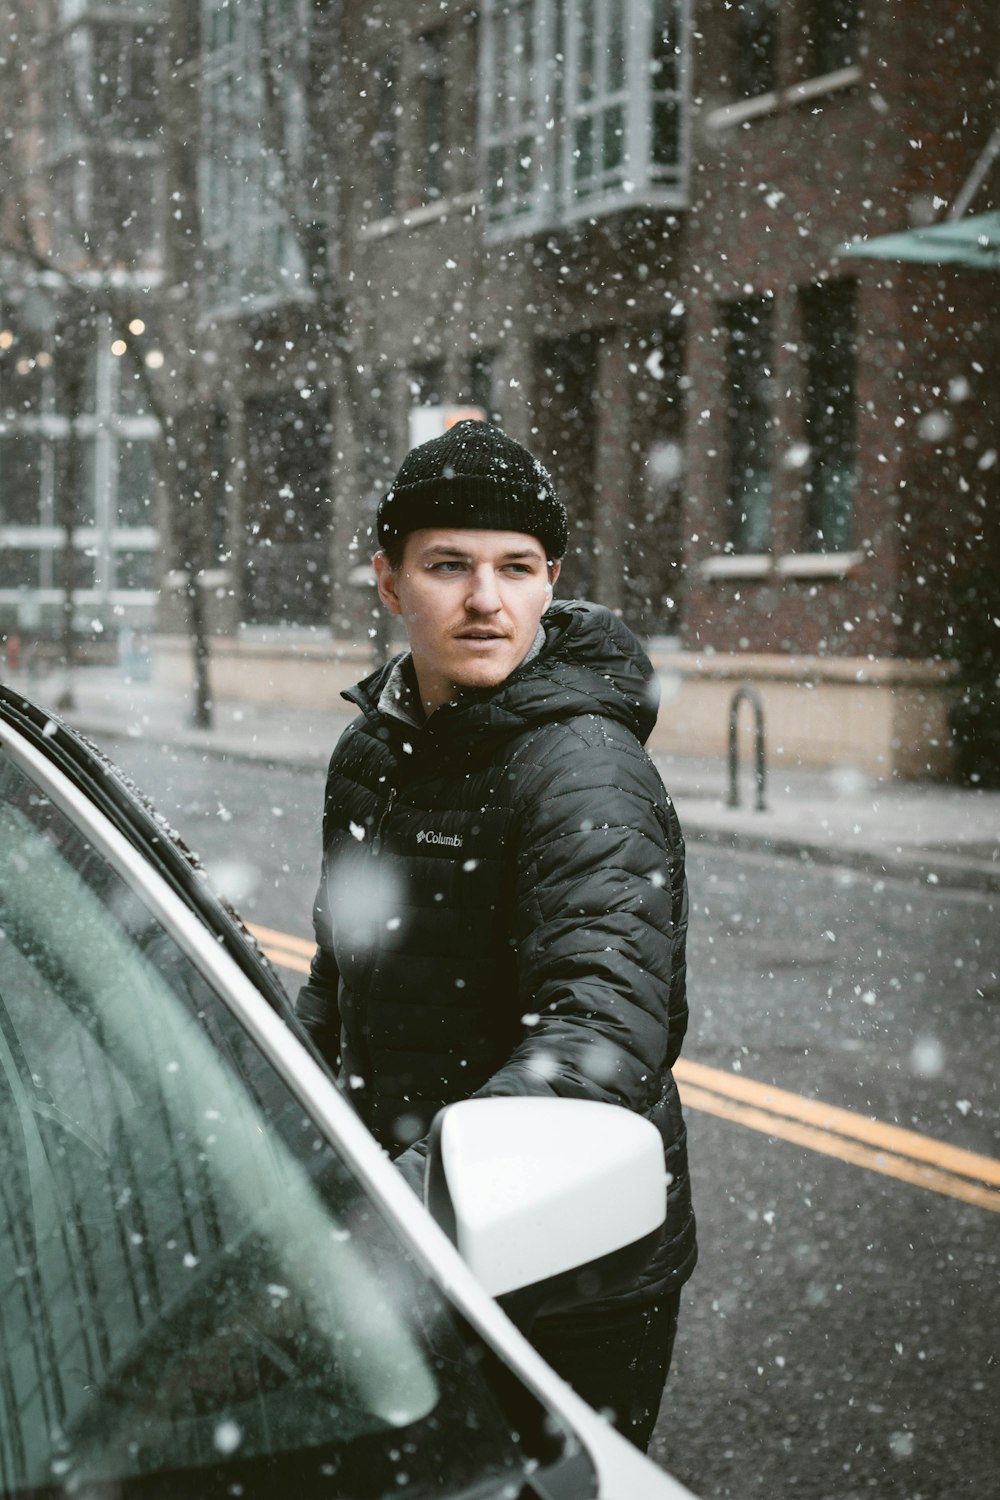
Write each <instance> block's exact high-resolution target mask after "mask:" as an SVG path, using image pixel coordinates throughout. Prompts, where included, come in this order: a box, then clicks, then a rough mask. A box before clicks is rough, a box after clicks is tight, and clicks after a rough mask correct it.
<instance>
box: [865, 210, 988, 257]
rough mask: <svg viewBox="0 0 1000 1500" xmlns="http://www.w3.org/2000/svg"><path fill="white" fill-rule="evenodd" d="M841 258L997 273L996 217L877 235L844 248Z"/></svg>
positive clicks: (972, 216) (950, 221) (975, 217)
mask: <svg viewBox="0 0 1000 1500" xmlns="http://www.w3.org/2000/svg"><path fill="white" fill-rule="evenodd" d="M840 253H841V255H855V256H870V257H871V258H872V259H874V260H912V261H921V262H923V263H925V264H927V265H938V266H976V267H978V268H979V269H980V270H983V271H1000V213H988V214H970V215H969V217H968V218H965V219H948V220H946V221H945V223H943V224H932V225H931V226H930V227H929V228H928V229H907V230H903V231H902V232H901V233H899V234H880V235H878V236H877V238H875V239H873V240H858V241H856V242H855V243H854V244H851V245H845V246H844V247H843V248H842V250H841V252H840Z"/></svg>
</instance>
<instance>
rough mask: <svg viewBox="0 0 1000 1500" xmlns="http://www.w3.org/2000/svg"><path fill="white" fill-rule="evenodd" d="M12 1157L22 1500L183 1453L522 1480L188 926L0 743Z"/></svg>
mask: <svg viewBox="0 0 1000 1500" xmlns="http://www.w3.org/2000/svg"><path fill="white" fill-rule="evenodd" d="M0 1159H2V1160H3V1162H4V1171H3V1174H2V1181H0V1417H2V1423H0V1492H2V1493H3V1494H5V1495H6V1494H11V1495H14V1494H17V1493H18V1491H19V1490H28V1489H31V1488H33V1487H37V1486H41V1485H46V1484H52V1483H53V1482H54V1481H55V1482H59V1481H62V1482H63V1483H64V1484H65V1485H66V1487H67V1489H76V1490H80V1488H81V1486H84V1487H86V1486H87V1485H94V1484H108V1485H112V1486H113V1487H114V1492H115V1493H116V1494H121V1493H126V1492H127V1487H126V1489H125V1490H123V1489H122V1484H123V1482H124V1481H127V1480H128V1479H130V1478H132V1479H136V1480H138V1479H140V1478H143V1479H146V1478H148V1477H149V1476H155V1475H157V1474H162V1475H163V1476H165V1477H166V1476H169V1475H171V1474H173V1475H175V1476H176V1475H178V1474H181V1475H183V1473H184V1472H185V1471H190V1470H192V1469H198V1470H200V1471H201V1472H200V1474H199V1485H200V1487H199V1488H198V1490H197V1492H198V1493H199V1494H203V1493H205V1494H207V1493H214V1492H215V1491H214V1490H213V1489H212V1487H211V1484H212V1483H213V1482H215V1480H218V1483H219V1485H220V1488H219V1490H218V1492H219V1493H220V1494H222V1493H245V1494H248V1493H251V1491H252V1490H253V1488H254V1484H259V1483H264V1489H263V1490H262V1491H261V1492H262V1493H269V1492H272V1491H269V1489H268V1485H273V1483H274V1481H275V1477H276V1474H277V1472H278V1471H276V1470H275V1469H274V1467H273V1466H274V1463H275V1461H276V1460H277V1459H278V1458H287V1456H288V1455H296V1463H297V1465H298V1467H297V1468H296V1471H295V1477H296V1484H297V1487H298V1489H297V1493H302V1494H305V1493H309V1492H311V1490H312V1488H313V1487H314V1486H315V1487H316V1490H317V1493H320V1492H322V1493H325V1494H329V1495H339V1494H344V1495H347V1494H351V1495H358V1496H364V1495H381V1494H404V1495H411V1494H412V1495H417V1494H424V1493H427V1494H436V1493H439V1486H440V1484H441V1482H442V1479H443V1477H444V1476H445V1475H447V1476H448V1481H449V1484H448V1488H449V1489H451V1488H452V1487H456V1488H457V1487H459V1486H460V1484H461V1483H464V1482H466V1481H467V1480H469V1479H470V1478H471V1476H473V1475H475V1476H478V1477H479V1478H480V1479H481V1478H482V1477H483V1475H484V1474H490V1473H493V1474H495V1475H497V1476H502V1475H503V1474H504V1473H508V1474H509V1470H510V1466H511V1465H512V1464H513V1463H514V1462H515V1461H516V1454H515V1450H514V1447H513V1444H512V1442H511V1441H510V1438H509V1435H508V1433H507V1431H506V1427H505V1425H504V1424H503V1422H502V1420H501V1418H500V1416H499V1411H498V1409H497V1408H496V1407H495V1405H494V1403H493V1399H492V1397H491V1395H490V1392H489V1389H488V1387H487V1385H486V1384H485V1382H483V1381H481V1380H478V1379H477V1378H476V1377H475V1371H474V1370H473V1369H472V1367H471V1364H470V1360H469V1349H468V1347H467V1345H466V1343H465V1342H463V1338H462V1337H461V1336H460V1334H459V1332H458V1330H457V1328H456V1326H455V1324H454V1322H453V1321H452V1319H451V1318H450V1315H449V1314H448V1312H447V1310H446V1308H445V1306H444V1304H443V1302H442V1300H441V1299H440V1297H439V1296H438V1294H437V1293H436V1292H435V1291H434V1289H433V1287H432V1286H431V1284H430V1283H429V1282H428V1281H427V1279H426V1277H424V1276H422V1275H421V1274H419V1272H418V1270H417V1268H416V1267H415V1266H414V1265H413V1263H412V1262H411V1260H410V1258H409V1257H408V1256H407V1254H406V1253H405V1252H404V1250H403V1248H402V1247H401V1245H400V1244H399V1242H398V1241H397V1240H396V1239H395V1237H394V1235H393V1233H392V1232H391V1231H390V1229H389V1228H388V1226H387V1225H386V1223H385V1222H384V1221H383V1220H382V1218H381V1216H380V1215H379V1213H378V1212H377V1210H376V1209H375V1207H374V1205H373V1204H372V1203H371V1202H370V1200H369V1199H368V1198H367V1197H366V1195H365V1193H364V1191H363V1189H362V1187H361V1186H360V1185H359V1184H358V1183H357V1182H356V1181H355V1180H354V1179H353V1178H352V1176H351V1175H350V1174H349V1173H348V1171H347V1170H346V1169H345V1167H344V1166H343V1164H342V1163H341V1162H340V1161H339V1159H338V1158H337V1156H336V1154H335V1153H334V1152H333V1151H332V1149H331V1147H330V1146H329V1144H328V1143H327V1142H326V1141H325V1140H324V1139H323V1138H321V1136H320V1134H319V1132H318V1131H317V1128H316V1126H315V1125H314V1124H313V1123H312V1121H311V1120H310V1119H309V1118H308V1116H306V1115H305V1114H304V1112H303V1110H302V1107H301V1105H299V1104H298V1103H297V1101H296V1100H295V1098H294V1096H293V1095H292V1094H291V1093H290V1091H289V1090H288V1089H287V1088H286V1087H285V1086H284V1084H283V1083H282V1081H281V1079H280V1078H279V1076H278V1075H277V1073H276V1072H275V1071H274V1070H273V1068H271V1067H270V1066H269V1065H268V1064H266V1062H265V1061H264V1060H263V1058H262V1057H261V1056H260V1054H259V1053H258V1051H257V1049H256V1047H255V1045H254V1044H253V1042H252V1041H251V1039H250V1038H249V1037H248V1036H247V1034H246V1033H245V1032H244V1031H243V1030H242V1028H241V1027H240V1026H239V1025H238V1024H237V1023H236V1021H235V1020H234V1018H233V1017H232V1016H231V1015H230V1013H229V1012H228V1010H226V1008H225V1007H224V1006H223V1005H222V1004H221V1002H220V1001H219V999H218V997H217V996H216V995H214V994H213V993H212V991H211V989H210V987H209V985H208V984H207V982H206V980H205V979H204V977H203V976H202V974H201V973H200V971H199V970H198V969H197V968H196V967H195V966H194V964H193V963H192V962H191V961H190V960H189V959H188V958H187V957H186V956H185V954H184V953H183V952H182V950H181V949H180V947H179V946H178V945H177V943H176V942H175V941H174V939H173V937H172V936H171V934H170V933H169V932H167V931H165V930H164V928H163V926H162V925H161V923H160V922H159V921H158V920H157V919H156V918H155V917H154V916H152V915H151V913H150V912H149V910H147V908H146V907H145V906H144V905H143V903H142V902H141V900H140V899H139V897H138V896H137V895H136V893H135V892H133V891H132V890H130V889H129V887H128V886H127V885H126V884H125V883H124V881H123V880H122V879H121V878H120V877H119V875H118V874H117V873H116V872H115V870H114V869H112V867H111V866H110V865H109V863H108V862H107V861H106V860H105V859H104V857H103V856H102V855H100V854H99V853H98V852H97V851H96V850H95V849H94V848H93V847H91V846H89V845H88V843H87V841H86V839H85V838H84V837H83V836H82V834H81V833H80V832H79V831H78V830H77V829H76V828H75V827H74V826H73V825H71V823H70V822H69V821H68V819H67V818H66V817H65V816H64V815H63V814H62V813H61V812H60V811H59V810H58V809H57V808H55V807H54V806H53V805H52V803H51V802H49V801H48V799H47V798H46V797H45V795H44V793H43V791H42V790H41V789H39V788H38V787H36V786H35V785H33V783H31V782H29V781H28V780H27V778H26V777H25V776H24V775H23V774H22V773H21V772H20V771H19V770H17V769H16V768H15V767H14V766H13V765H12V764H11V763H10V762H9V761H8V760H6V759H5V758H4V757H2V756H0ZM234 1474H235V1475H237V1477H238V1484H237V1488H236V1489H235V1490H234V1489H233V1488H232V1476H233V1475H234ZM262 1475H263V1476H265V1479H263V1480H262V1478H261V1476H262ZM212 1476H214V1480H213V1479H212ZM210 1481H211V1482H210ZM184 1482H185V1481H183V1479H182V1483H184ZM248 1484H249V1486H250V1487H249V1488H247V1487H246V1486H247V1485H248ZM241 1486H242V1489H241V1488H240V1487H241ZM186 1492H188V1493H193V1492H194V1491H192V1490H188V1491H186ZM88 1493H89V1491H88ZM144 1493H145V1490H144Z"/></svg>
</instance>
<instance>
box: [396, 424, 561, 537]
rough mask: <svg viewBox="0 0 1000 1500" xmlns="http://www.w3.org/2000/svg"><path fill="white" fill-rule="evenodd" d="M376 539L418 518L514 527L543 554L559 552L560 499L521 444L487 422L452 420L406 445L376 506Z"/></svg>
mask: <svg viewBox="0 0 1000 1500" xmlns="http://www.w3.org/2000/svg"><path fill="white" fill-rule="evenodd" d="M377 524H378V541H379V546H380V547H386V546H389V547H391V546H392V545H393V544H394V543H396V542H400V541H402V539H403V538H404V537H406V536H409V534H410V532H411V531H419V530H420V528H421V527H424V526H459V527H470V528H472V529H474V530H476V531H522V532H524V533H526V535H528V536H533V537H537V539H538V540H539V541H540V542H541V544H542V546H543V547H544V548H545V555H546V557H549V558H552V559H555V558H559V557H562V555H563V553H564V552H565V551H566V544H567V542H568V540H569V529H568V526H567V522H566V507H565V506H564V505H563V503H562V501H561V500H560V499H559V497H558V495H557V494H556V492H555V489H554V488H553V485H552V480H551V479H550V477H549V475H548V473H547V472H546V470H545V469H544V468H543V467H542V465H541V464H540V463H539V462H538V460H537V459H536V458H533V457H532V456H531V454H530V453H529V452H528V450H527V448H522V447H521V444H520V443H515V442H514V439H513V438H509V437H508V436H507V434H506V433H505V432H501V431H500V429H499V427H493V426H491V425H490V423H488V422H475V421H464V422H456V424H455V426H454V427H452V428H450V429H449V430H448V431H447V432H446V433H444V434H443V436H441V437H436V438H431V440H430V442H427V443H421V445H420V447H419V448H413V449H411V450H410V452H409V453H408V454H407V455H406V457H405V458H404V459H403V462H402V463H401V464H400V466H399V473H398V474H397V475H396V478H395V479H394V480H393V484H392V489H390V490H389V491H388V493H387V494H385V495H384V496H383V497H382V501H381V504H380V505H379V508H378V523H377Z"/></svg>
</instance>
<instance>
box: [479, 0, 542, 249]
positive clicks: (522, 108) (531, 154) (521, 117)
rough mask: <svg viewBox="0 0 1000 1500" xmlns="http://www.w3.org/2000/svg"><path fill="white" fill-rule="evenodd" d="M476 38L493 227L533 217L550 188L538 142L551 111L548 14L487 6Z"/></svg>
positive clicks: (531, 1) (516, 3)
mask: <svg viewBox="0 0 1000 1500" xmlns="http://www.w3.org/2000/svg"><path fill="white" fill-rule="evenodd" d="M482 36H483V59H482V71H483V86H484V90H485V95H484V100H483V107H484V111H485V112H484V116H483V118H484V124H485V133H486V198H487V204H488V211H489V217H490V220H491V222H497V223H500V222H511V221H514V222H516V221H517V220H519V219H523V218H527V217H538V216H539V214H543V213H544V209H545V205H546V198H547V194H548V193H549V192H550V191H551V189H552V187H553V181H552V175H551V174H552V170H553V166H552V162H551V147H550V146H549V145H548V144H547V143H546V141H545V135H544V130H545V121H546V118H547V117H548V116H550V112H551V111H553V110H554V107H555V101H554V98H553V96H552V87H553V84H554V77H555V64H554V62H553V61H552V59H553V56H554V52H555V31H554V20H553V15H552V11H551V7H549V6H547V5H546V6H540V5H539V4H538V0H510V3H506V4H504V3H499V0H494V3H493V4H491V5H488V6H487V8H486V13H485V17H484V23H483V32H482Z"/></svg>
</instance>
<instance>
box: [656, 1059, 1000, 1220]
mask: <svg viewBox="0 0 1000 1500" xmlns="http://www.w3.org/2000/svg"><path fill="white" fill-rule="evenodd" d="M681 1098H682V1100H683V1102H684V1104H685V1106H687V1107H689V1108H691V1109H698V1110H701V1111H702V1112H703V1113H704V1114H709V1115H716V1116H718V1117H719V1118H720V1119H723V1120H731V1121H733V1122H734V1123H735V1124H737V1125H744V1126H747V1127H748V1128H749V1129H751V1130H759V1131H760V1132H762V1134H764V1135H770V1136H774V1137H776V1138H777V1139H778V1140H783V1141H791V1142H793V1143H794V1144H795V1145H797V1146H806V1147H808V1149H809V1150H810V1151H817V1152H820V1153H821V1154H822V1155H823V1156H835V1157H838V1158H839V1159H840V1160H841V1161H846V1162H850V1163H851V1164H852V1165H853V1166H856V1167H866V1168H867V1169H868V1170H869V1171H870V1172H880V1173H881V1174H882V1176H884V1177H895V1178H896V1179H897V1180H898V1181H900V1182H908V1183H910V1184H912V1186H914V1187H920V1188H926V1189H927V1190H928V1191H929V1192H932V1193H941V1194H943V1195H944V1196H945V1197H948V1198H957V1199H959V1200H960V1201H961V1202H963V1203H971V1204H974V1205H975V1207H976V1208H986V1209H989V1210H990V1211H991V1212H992V1213H1000V1192H996V1191H995V1190H994V1189H993V1188H990V1187H984V1186H983V1185H982V1184H980V1183H976V1182H968V1181H967V1180H966V1179H965V1178H964V1177H957V1176H953V1175H952V1174H951V1173H950V1172H942V1171H940V1170H939V1169H938V1168H937V1167H931V1166H927V1165H926V1164H924V1163H921V1162H915V1161H909V1160H907V1158H906V1157H903V1156H896V1155H894V1153H893V1152H891V1151H877V1150H874V1149H873V1148H872V1147H871V1146H865V1145H862V1144H861V1143H860V1142H856V1141H852V1140H850V1139H848V1138H847V1137H846V1136H842V1135H834V1134H831V1133H828V1132H827V1131H825V1130H822V1129H820V1128H818V1127H817V1126H815V1125H805V1124H802V1123H801V1122H800V1121H798V1120H790V1119H786V1118H784V1117H783V1116H781V1115H772V1114H768V1112H767V1111H766V1110H763V1109H757V1108H755V1107H754V1106H752V1105H747V1104H740V1103H738V1102H737V1101H736V1100H733V1099H726V1098H724V1097H723V1096H722V1095H721V1094H713V1093H709V1091H708V1090H707V1089H699V1088H696V1087H693V1086H692V1085H691V1084H688V1083H684V1084H681Z"/></svg>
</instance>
